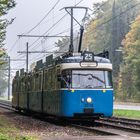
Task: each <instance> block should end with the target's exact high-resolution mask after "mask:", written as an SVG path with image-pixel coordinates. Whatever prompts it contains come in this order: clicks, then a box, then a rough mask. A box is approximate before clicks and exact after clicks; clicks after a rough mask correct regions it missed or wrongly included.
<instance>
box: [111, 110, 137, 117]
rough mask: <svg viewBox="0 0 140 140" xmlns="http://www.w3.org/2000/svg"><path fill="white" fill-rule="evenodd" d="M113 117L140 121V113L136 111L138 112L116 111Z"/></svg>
mask: <svg viewBox="0 0 140 140" xmlns="http://www.w3.org/2000/svg"><path fill="white" fill-rule="evenodd" d="M113 115H114V116H116V117H125V118H131V119H140V111H136V110H122V109H115V110H114V113H113Z"/></svg>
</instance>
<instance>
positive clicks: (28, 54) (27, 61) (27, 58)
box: [26, 42, 29, 73]
mask: <svg viewBox="0 0 140 140" xmlns="http://www.w3.org/2000/svg"><path fill="white" fill-rule="evenodd" d="M26 45H27V53H26V72H27V73H28V61H29V60H28V55H29V53H28V52H29V44H28V42H27V44H26Z"/></svg>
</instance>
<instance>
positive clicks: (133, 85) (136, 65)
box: [120, 16, 140, 101]
mask: <svg viewBox="0 0 140 140" xmlns="http://www.w3.org/2000/svg"><path fill="white" fill-rule="evenodd" d="M125 38H126V39H125V40H124V41H123V43H124V51H123V52H124V57H123V59H124V64H123V65H122V70H121V75H122V77H120V79H122V80H123V81H122V84H123V86H122V87H121V88H122V92H120V93H121V94H124V92H126V93H127V94H126V97H125V98H126V99H135V100H136V101H140V74H139V73H140V53H139V52H140V47H139V46H140V16H138V17H137V18H136V20H135V21H134V22H133V23H132V25H131V30H130V31H129V33H128V34H127V35H126V37H125Z"/></svg>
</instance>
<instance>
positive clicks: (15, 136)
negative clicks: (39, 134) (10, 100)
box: [0, 115, 36, 140]
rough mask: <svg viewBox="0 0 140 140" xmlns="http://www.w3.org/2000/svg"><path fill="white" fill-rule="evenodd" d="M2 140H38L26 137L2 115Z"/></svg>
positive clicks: (0, 128) (0, 120)
mask: <svg viewBox="0 0 140 140" xmlns="http://www.w3.org/2000/svg"><path fill="white" fill-rule="evenodd" d="M0 140H36V139H35V138H34V137H33V136H25V135H23V134H22V133H21V131H20V130H19V129H18V128H16V127H15V126H14V124H13V123H12V122H10V121H9V119H8V118H6V117H5V116H2V115H0Z"/></svg>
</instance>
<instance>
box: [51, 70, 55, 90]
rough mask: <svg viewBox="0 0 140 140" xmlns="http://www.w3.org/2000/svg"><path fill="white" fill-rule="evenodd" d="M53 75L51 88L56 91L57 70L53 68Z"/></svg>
mask: <svg viewBox="0 0 140 140" xmlns="http://www.w3.org/2000/svg"><path fill="white" fill-rule="evenodd" d="M51 74H52V76H51V77H52V79H51V87H52V89H55V68H53V69H52V72H51Z"/></svg>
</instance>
